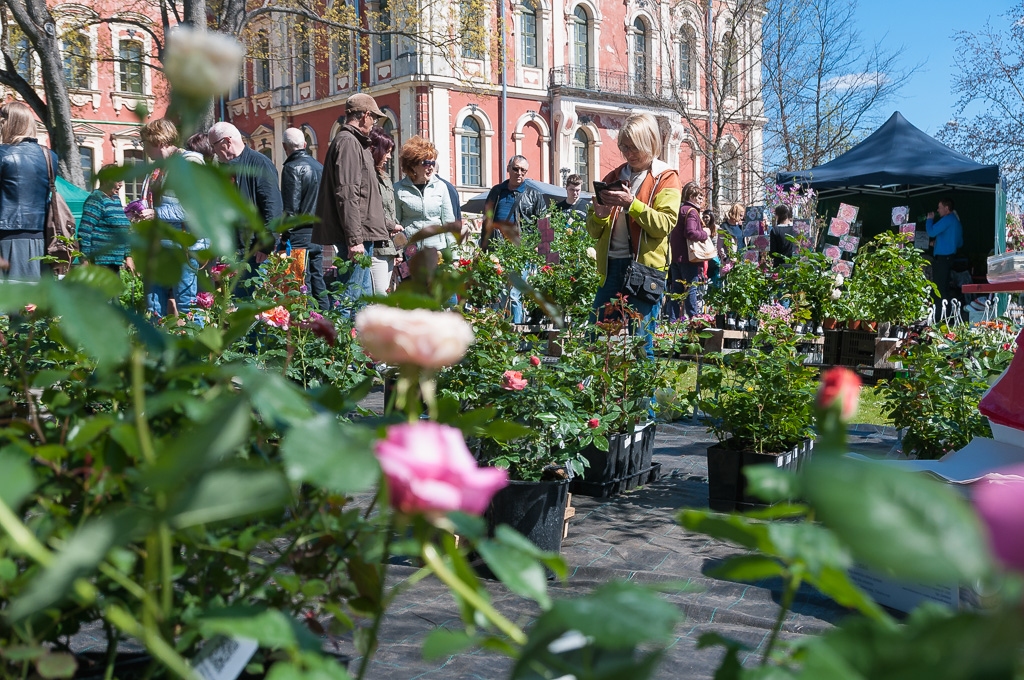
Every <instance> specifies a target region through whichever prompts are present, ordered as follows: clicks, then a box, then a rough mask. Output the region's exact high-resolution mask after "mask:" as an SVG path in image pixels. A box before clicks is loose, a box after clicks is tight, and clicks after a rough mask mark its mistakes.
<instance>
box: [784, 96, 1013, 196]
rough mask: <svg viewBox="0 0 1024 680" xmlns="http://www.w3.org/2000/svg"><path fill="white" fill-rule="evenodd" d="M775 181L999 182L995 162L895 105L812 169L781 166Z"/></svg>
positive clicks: (823, 184) (833, 185) (825, 185)
mask: <svg viewBox="0 0 1024 680" xmlns="http://www.w3.org/2000/svg"><path fill="white" fill-rule="evenodd" d="M776 181H777V182H778V183H779V184H792V183H794V182H800V183H804V184H809V185H810V186H812V187H814V188H815V189H818V190H821V189H837V188H846V187H850V188H852V187H874V188H883V187H884V188H887V189H889V188H895V187H898V186H907V185H916V186H922V185H924V186H935V185H945V186H988V187H992V186H994V185H996V184H998V183H999V166H998V165H982V164H981V163H976V162H975V161H973V160H971V159H970V158H968V157H967V156H964V155H963V154H961V153H957V152H956V151H953V150H952V149H950V148H949V147H948V146H946V145H945V144H942V143H941V142H939V141H937V140H935V139H933V138H932V137H930V136H928V135H926V134H925V133H924V132H921V131H920V130H918V129H917V128H916V127H914V126H913V125H911V124H910V122H908V121H907V119H906V118H904V117H903V115H902V114H900V112H899V111H897V112H895V113H893V114H892V117H891V118H889V120H887V121H886V122H885V123H884V124H883V125H882V127H880V128H878V129H877V130H875V131H874V132H873V133H871V135H869V136H868V137H867V139H865V140H864V141H862V142H861V143H860V144H858V145H856V146H855V147H853V148H852V149H850V150H849V151H847V152H846V153H844V154H843V155H841V156H838V157H837V158H834V159H833V160H831V161H829V162H828V163H825V164H823V165H819V166H818V167H816V168H811V169H810V170H800V171H798V172H780V173H779V174H778V175H777V176H776Z"/></svg>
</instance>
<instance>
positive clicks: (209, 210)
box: [164, 154, 263, 256]
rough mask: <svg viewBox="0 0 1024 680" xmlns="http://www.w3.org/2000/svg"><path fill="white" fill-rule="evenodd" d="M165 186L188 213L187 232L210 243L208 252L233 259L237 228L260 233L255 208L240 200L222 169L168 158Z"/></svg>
mask: <svg viewBox="0 0 1024 680" xmlns="http://www.w3.org/2000/svg"><path fill="white" fill-rule="evenodd" d="M164 166H165V168H166V174H165V178H166V179H165V183H166V185H167V188H168V189H170V190H171V191H173V192H174V193H175V194H176V195H177V197H178V200H179V201H181V205H182V207H183V208H184V209H185V212H186V213H188V226H189V230H190V231H191V232H192V233H193V234H194V235H195V236H196V238H199V239H203V238H208V239H210V250H212V251H213V252H214V253H216V254H217V255H221V256H234V254H235V252H236V251H237V250H238V234H237V231H236V229H237V228H238V226H239V225H248V227H249V229H250V230H252V231H258V230H262V228H263V220H262V219H261V218H260V216H259V213H258V212H257V211H256V209H255V207H254V206H253V205H252V204H251V203H250V202H249V201H247V200H245V199H244V198H242V195H241V194H240V193H239V191H238V189H237V188H236V187H235V183H234V182H233V181H232V179H231V177H230V176H229V175H228V173H227V172H225V171H224V169H222V168H219V167H214V166H207V165H199V164H197V163H190V162H188V161H187V160H185V159H184V158H182V157H181V156H179V155H177V154H175V155H172V156H171V157H170V158H168V159H167V160H166V161H165V163H164Z"/></svg>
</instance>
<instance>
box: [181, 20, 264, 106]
mask: <svg viewBox="0 0 1024 680" xmlns="http://www.w3.org/2000/svg"><path fill="white" fill-rule="evenodd" d="M244 59H245V48H243V47H242V44H241V43H240V42H238V41H237V40H235V39H234V38H233V37H231V36H229V35H227V34H225V33H216V32H213V31H197V30H194V29H191V28H187V27H184V26H179V27H177V28H175V29H174V30H173V31H171V34H170V35H169V36H168V37H167V47H166V49H165V50H164V74H165V75H166V76H167V80H169V81H170V82H171V87H173V88H174V90H176V91H177V92H179V93H181V94H184V95H187V96H189V97H195V98H204V97H216V96H218V95H222V94H224V93H225V92H227V91H228V90H230V89H231V88H232V87H233V86H234V85H235V84H236V83H238V75H239V73H240V72H241V70H242V61H243V60H244Z"/></svg>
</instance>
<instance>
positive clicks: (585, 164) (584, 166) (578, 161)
mask: <svg viewBox="0 0 1024 680" xmlns="http://www.w3.org/2000/svg"><path fill="white" fill-rule="evenodd" d="M572 156H573V166H574V172H575V173H576V174H577V175H579V176H580V177H582V178H583V189H584V191H588V190H589V187H590V136H589V135H587V133H586V131H585V130H583V129H582V128H581V129H579V130H577V131H576V136H575V137H573V139H572Z"/></svg>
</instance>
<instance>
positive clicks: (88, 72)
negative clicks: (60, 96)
mask: <svg viewBox="0 0 1024 680" xmlns="http://www.w3.org/2000/svg"><path fill="white" fill-rule="evenodd" d="M62 42H63V43H64V80H65V81H67V85H68V88H69V89H72V90H88V89H89V86H90V85H91V84H92V77H91V76H92V55H91V49H90V45H89V36H87V35H86V34H84V33H82V32H80V31H69V32H67V33H65V34H64V37H63V39H62Z"/></svg>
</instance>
